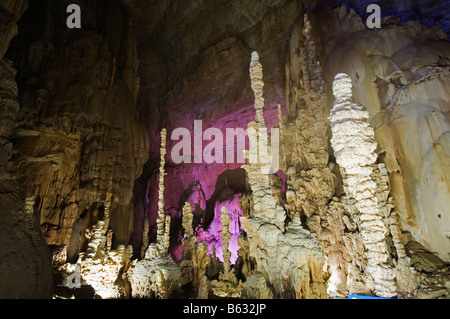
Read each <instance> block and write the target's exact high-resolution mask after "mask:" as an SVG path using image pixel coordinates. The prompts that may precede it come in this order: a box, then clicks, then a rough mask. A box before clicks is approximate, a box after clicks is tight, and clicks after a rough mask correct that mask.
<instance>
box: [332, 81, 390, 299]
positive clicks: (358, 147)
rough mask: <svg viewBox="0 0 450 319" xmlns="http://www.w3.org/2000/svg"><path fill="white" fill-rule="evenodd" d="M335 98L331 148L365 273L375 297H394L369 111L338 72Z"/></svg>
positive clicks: (387, 230) (334, 91) (334, 87)
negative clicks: (350, 202) (357, 226)
mask: <svg viewBox="0 0 450 319" xmlns="http://www.w3.org/2000/svg"><path fill="white" fill-rule="evenodd" d="M333 94H334V96H335V98H336V100H335V102H334V107H333V109H332V110H331V114H330V117H329V119H330V121H331V131H332V138H331V145H332V146H333V149H334V152H335V156H336V161H337V163H338V164H339V166H340V168H341V171H342V176H343V179H344V186H345V191H346V192H347V193H348V194H350V195H351V196H353V197H354V198H355V200H356V204H355V206H356V207H357V208H358V210H359V212H360V216H359V218H360V220H361V236H362V239H363V243H364V246H365V252H366V256H367V260H368V265H367V267H366V269H365V272H366V273H368V274H370V276H371V277H372V279H373V285H374V292H375V294H376V295H378V296H382V297H392V296H395V295H396V294H397V288H396V284H395V271H394V269H393V268H392V266H391V265H390V264H389V259H390V254H389V250H388V246H387V243H386V237H387V236H388V235H389V228H388V226H387V225H386V224H385V222H384V221H383V215H382V213H381V212H380V209H379V205H378V200H377V183H376V182H375V181H374V180H373V177H372V176H371V175H372V173H373V164H375V161H376V159H377V155H376V153H375V149H376V147H377V144H376V142H375V138H374V130H373V128H372V127H370V126H369V121H368V120H369V117H370V115H369V112H367V111H366V110H365V108H364V106H363V105H361V104H358V103H356V102H354V101H352V83H351V78H350V77H349V76H348V75H347V74H344V73H338V74H337V75H336V77H335V79H334V82H333Z"/></svg>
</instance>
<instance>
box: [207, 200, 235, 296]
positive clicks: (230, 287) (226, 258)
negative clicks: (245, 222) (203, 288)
mask: <svg viewBox="0 0 450 319" xmlns="http://www.w3.org/2000/svg"><path fill="white" fill-rule="evenodd" d="M220 212H221V214H220V220H221V221H222V231H221V235H222V236H221V237H222V252H223V272H221V273H220V274H219V279H218V280H214V281H212V282H211V284H212V290H213V292H214V294H215V295H216V296H219V297H233V298H237V297H240V295H241V290H242V282H240V281H238V279H237V278H236V275H235V273H234V268H233V269H231V264H230V257H231V254H230V252H229V250H228V244H229V241H230V238H231V234H230V215H229V214H228V211H227V207H226V206H222V207H221V208H220Z"/></svg>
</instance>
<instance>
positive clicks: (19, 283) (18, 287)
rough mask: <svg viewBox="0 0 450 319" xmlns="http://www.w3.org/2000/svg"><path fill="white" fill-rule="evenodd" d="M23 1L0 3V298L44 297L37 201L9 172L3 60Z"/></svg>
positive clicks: (46, 279) (9, 120) (11, 103)
mask: <svg viewBox="0 0 450 319" xmlns="http://www.w3.org/2000/svg"><path fill="white" fill-rule="evenodd" d="M27 6H28V1H2V2H1V3H0V234H1V235H0V243H1V244H0V256H1V258H0V272H1V273H2V275H1V278H0V287H1V288H0V298H50V297H51V294H52V273H51V258H50V251H49V249H48V247H47V245H46V243H45V241H44V239H43V237H42V234H41V232H40V229H39V218H38V216H39V210H38V206H37V202H38V198H37V197H36V196H33V194H29V193H27V192H26V191H25V189H24V187H23V184H22V183H21V180H20V179H19V178H18V176H17V174H16V170H15V165H14V159H13V157H14V156H15V154H17V151H16V150H15V143H14V139H13V134H14V127H15V121H16V118H17V115H18V113H19V111H20V106H19V100H18V93H19V92H18V85H17V83H16V79H15V76H16V70H15V69H14V67H13V64H12V62H11V61H9V60H7V59H5V58H4V55H5V52H6V51H7V49H8V47H9V44H10V41H11V39H12V38H13V37H14V36H15V35H17V29H18V28H17V21H18V20H19V18H20V17H21V16H22V14H23V13H24V11H25V10H26V9H27Z"/></svg>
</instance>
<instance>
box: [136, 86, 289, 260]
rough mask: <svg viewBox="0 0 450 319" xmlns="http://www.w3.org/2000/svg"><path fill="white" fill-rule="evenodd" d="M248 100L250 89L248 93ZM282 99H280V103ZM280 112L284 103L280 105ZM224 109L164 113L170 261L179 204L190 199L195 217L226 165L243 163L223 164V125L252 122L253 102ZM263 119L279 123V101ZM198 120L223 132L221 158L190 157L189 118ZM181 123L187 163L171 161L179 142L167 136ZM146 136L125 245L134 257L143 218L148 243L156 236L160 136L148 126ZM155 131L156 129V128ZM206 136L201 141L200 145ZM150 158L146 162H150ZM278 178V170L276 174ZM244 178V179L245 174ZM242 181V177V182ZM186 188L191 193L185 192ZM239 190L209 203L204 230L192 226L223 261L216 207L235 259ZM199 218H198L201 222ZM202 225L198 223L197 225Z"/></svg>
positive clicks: (178, 243) (177, 251) (177, 247)
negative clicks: (210, 113) (225, 218)
mask: <svg viewBox="0 0 450 319" xmlns="http://www.w3.org/2000/svg"><path fill="white" fill-rule="evenodd" d="M251 97H252V99H253V94H251ZM281 103H283V102H281ZM205 109H207V108H205ZM283 111H285V110H284V108H283ZM222 112H223V114H221V116H220V117H219V118H215V119H214V118H213V117H204V116H199V115H198V114H195V113H193V112H189V113H184V114H183V113H179V112H177V113H175V114H174V115H173V116H171V117H167V119H166V121H165V124H164V125H163V127H165V128H166V130H167V144H166V165H165V172H166V176H165V181H164V185H165V192H164V213H165V214H168V215H170V216H171V217H172V223H171V245H170V247H169V252H170V253H171V255H172V257H173V258H174V259H175V260H178V259H179V258H180V256H181V254H182V252H183V247H182V239H183V233H184V231H183V229H182V227H181V220H182V209H183V206H184V203H185V202H186V201H188V202H190V204H191V207H192V210H193V211H196V214H197V219H198V218H199V217H198V216H199V215H198V214H199V211H200V212H201V211H205V208H206V202H207V201H208V200H211V198H212V196H213V194H214V193H215V191H216V182H217V179H218V176H219V175H221V174H222V173H224V172H225V171H227V170H234V169H237V168H240V167H241V166H242V163H237V160H235V163H226V160H225V154H226V144H227V142H228V143H229V141H227V139H226V129H227V128H243V129H244V130H246V129H247V127H248V123H250V122H251V121H254V119H255V110H254V106H253V104H246V105H245V106H244V107H242V106H241V107H236V106H234V107H233V108H230V109H224V110H222ZM264 118H265V122H266V126H267V129H268V132H270V131H271V128H272V127H278V125H279V123H278V101H277V102H275V103H271V104H269V105H266V106H265V108H264ZM199 119H201V120H202V131H203V133H204V132H205V130H206V129H208V128H217V129H219V130H220V131H221V132H222V134H223V157H224V161H223V162H224V163H211V164H208V163H206V162H205V160H204V159H203V162H202V163H193V162H194V161H193V156H194V120H199ZM180 127H182V128H186V129H188V130H189V131H190V133H191V145H192V149H191V154H192V162H191V163H180V164H176V163H174V161H173V160H172V158H171V152H172V148H173V147H174V146H175V145H176V144H177V143H179V140H172V138H171V134H172V132H173V131H174V130H175V129H176V128H180ZM147 129H148V131H149V136H150V138H151V143H150V150H149V157H150V159H152V160H153V162H152V165H150V164H148V163H147V164H146V166H148V167H144V173H143V174H142V176H141V177H140V178H139V179H138V180H137V181H136V183H135V192H134V193H135V194H134V196H135V199H134V202H135V219H134V220H135V222H134V231H133V233H132V235H131V240H130V244H131V245H132V246H133V249H134V253H135V257H138V258H139V253H140V247H141V244H142V229H143V225H144V220H145V219H147V220H148V222H149V226H150V230H149V238H150V242H153V241H154V240H155V239H156V218H157V211H158V208H157V202H158V181H159V174H158V168H159V167H158V159H159V147H160V143H159V141H160V136H159V133H157V132H156V129H157V128H156V127H154V126H150V127H148V128H147ZM159 130H160V129H159ZM210 142H211V141H209V140H204V141H203V148H205V146H207V145H208V144H209V143H210ZM233 143H234V150H235V158H236V156H237V155H236V152H237V141H236V140H235V141H233ZM245 144H246V145H245V148H246V149H248V147H249V145H248V138H246V143H245ZM149 162H150V161H149ZM278 175H279V177H280V178H282V179H283V175H280V174H278ZM244 179H245V178H244ZM244 182H245V181H244ZM187 190H190V191H191V193H190V194H186V192H187ZM240 196H241V194H239V193H230V194H228V196H227V197H226V198H225V199H224V198H220V201H217V202H215V203H214V218H213V220H212V221H211V223H210V224H209V223H208V224H207V226H206V229H203V228H202V227H201V226H199V225H198V223H197V224H195V225H194V227H196V228H197V229H196V231H197V232H198V235H197V241H202V240H203V241H205V242H206V244H207V245H208V247H209V254H212V253H213V247H214V250H215V255H216V257H217V258H218V259H219V260H220V261H222V262H223V252H222V238H221V230H222V223H221V221H220V212H221V210H220V209H221V207H222V206H223V205H225V206H226V207H227V210H228V213H229V215H230V219H231V222H230V229H229V231H230V233H231V239H230V242H229V246H228V247H229V251H230V253H231V258H230V262H231V264H234V263H235V262H236V260H237V258H238V250H239V245H238V237H239V235H240V233H241V230H242V226H241V224H240V219H239V217H240V216H242V209H241V208H240V206H239V197H240ZM200 222H203V221H200ZM200 225H202V224H200Z"/></svg>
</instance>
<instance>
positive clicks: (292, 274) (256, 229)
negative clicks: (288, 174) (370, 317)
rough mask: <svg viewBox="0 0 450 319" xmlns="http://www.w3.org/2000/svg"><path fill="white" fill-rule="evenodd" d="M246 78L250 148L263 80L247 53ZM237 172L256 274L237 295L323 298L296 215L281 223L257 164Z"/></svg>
mask: <svg viewBox="0 0 450 319" xmlns="http://www.w3.org/2000/svg"><path fill="white" fill-rule="evenodd" d="M250 79H251V83H252V89H253V90H254V94H255V110H256V116H255V122H252V123H249V140H250V144H252V143H257V142H258V140H257V139H258V138H259V139H261V137H262V135H260V134H257V135H253V136H252V135H251V134H250V128H254V130H255V131H256V132H258V133H259V131H260V129H264V128H265V123H264V117H263V116H262V108H263V104H261V103H264V99H263V98H262V93H263V92H262V88H263V86H264V82H263V79H262V66H261V64H260V63H259V57H258V54H257V53H256V52H254V53H253V54H252V61H251V63H250ZM263 138H264V137H263ZM259 142H260V141H259ZM257 155H261V154H257ZM267 155H268V156H269V157H270V156H271V154H267ZM252 156H255V154H252V149H250V152H249V153H248V154H247V158H250V159H251V157H252ZM243 168H244V169H245V170H246V171H247V174H248V182H249V185H250V187H251V190H252V196H253V209H254V213H253V217H252V218H248V217H241V222H242V225H243V228H244V230H245V232H246V233H247V237H248V242H249V255H250V256H251V257H253V258H255V260H256V271H255V272H254V273H253V274H252V275H251V276H250V277H248V278H247V281H246V282H245V283H244V287H243V292H242V293H243V295H245V297H246V298H260V297H262V296H268V295H270V296H274V297H278V298H280V297H281V298H314V297H315V298H326V287H325V284H324V281H323V277H322V276H323V273H322V268H323V265H324V262H325V258H324V255H323V253H322V252H321V251H320V249H319V247H318V245H317V243H316V241H315V240H314V239H313V238H312V237H311V234H310V233H309V231H307V230H305V229H303V228H302V227H301V221H300V218H299V217H296V218H294V219H293V220H292V221H290V222H289V223H285V221H286V217H287V216H286V212H285V210H284V208H283V207H281V206H280V205H278V203H277V200H276V198H275V197H274V196H273V195H272V185H271V182H270V175H269V174H264V173H263V171H261V163H260V162H257V163H255V162H253V161H249V163H248V164H245V165H243ZM286 225H287V227H286ZM290 261H291V262H290ZM255 285H257V286H255ZM269 286H271V287H273V290H274V291H273V294H272V293H270V294H269V293H268V294H261V293H259V290H260V288H261V287H264V289H266V288H267V287H269Z"/></svg>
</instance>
